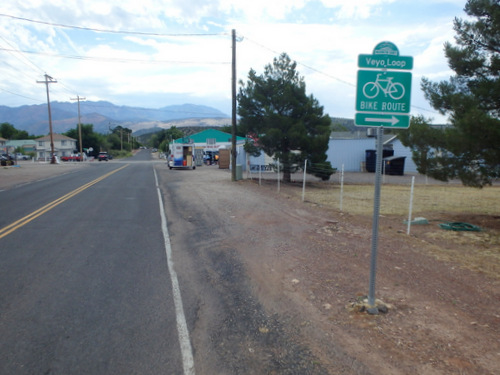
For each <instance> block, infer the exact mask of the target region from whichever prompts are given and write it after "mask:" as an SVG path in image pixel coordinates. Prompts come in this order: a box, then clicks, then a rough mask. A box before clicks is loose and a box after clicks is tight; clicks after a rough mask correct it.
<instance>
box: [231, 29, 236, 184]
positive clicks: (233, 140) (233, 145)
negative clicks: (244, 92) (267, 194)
mask: <svg viewBox="0 0 500 375" xmlns="http://www.w3.org/2000/svg"><path fill="white" fill-rule="evenodd" d="M232 40H233V43H232V45H233V59H232V82H231V83H232V95H231V99H232V109H233V110H232V137H231V164H232V169H231V181H236V30H235V29H233V32H232Z"/></svg>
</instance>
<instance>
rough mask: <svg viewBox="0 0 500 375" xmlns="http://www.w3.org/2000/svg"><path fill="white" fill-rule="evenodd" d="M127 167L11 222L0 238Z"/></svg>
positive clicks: (107, 174)
mask: <svg viewBox="0 0 500 375" xmlns="http://www.w3.org/2000/svg"><path fill="white" fill-rule="evenodd" d="M128 166H129V164H126V165H124V166H123V167H121V168H118V169H115V170H114V171H111V172H109V173H106V174H105V175H102V176H101V177H99V178H96V179H95V180H94V181H91V182H89V183H87V184H85V185H83V186H81V187H79V188H78V189H76V190H73V191H71V192H69V193H68V194H66V195H63V196H62V197H60V198H58V199H56V200H54V201H52V202H50V203H48V204H46V205H45V206H43V207H41V208H39V209H38V210H36V211H33V212H32V213H30V214H29V215H26V216H25V217H23V218H22V219H19V220H17V221H15V222H13V223H12V224H10V225H7V226H6V227H4V228H2V229H0V238H3V237H5V236H7V235H8V234H10V233H12V232H14V231H15V230H17V229H19V228H21V227H22V226H24V225H26V224H28V223H29V222H31V221H33V220H35V219H36V218H37V217H39V216H41V215H43V214H44V213H46V212H47V211H50V210H51V209H53V208H54V207H56V206H58V205H60V204H61V203H63V202H65V201H67V200H68V199H70V198H72V197H74V196H75V195H77V194H79V193H81V192H82V191H84V190H86V189H88V188H89V187H91V186H93V185H95V184H97V183H98V182H100V181H102V180H104V179H105V178H108V177H109V176H111V175H112V174H114V173H116V172H118V171H121V170H122V169H123V168H126V167H128Z"/></svg>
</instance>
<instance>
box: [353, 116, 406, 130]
mask: <svg viewBox="0 0 500 375" xmlns="http://www.w3.org/2000/svg"><path fill="white" fill-rule="evenodd" d="M354 123H355V124H356V125H357V126H369V127H374V126H383V127H384V128H398V129H406V128H408V127H409V126H410V117H409V116H408V115H406V114H405V115H400V114H378V113H356V117H355V119H354Z"/></svg>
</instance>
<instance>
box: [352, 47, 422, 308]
mask: <svg viewBox="0 0 500 375" xmlns="http://www.w3.org/2000/svg"><path fill="white" fill-rule="evenodd" d="M358 66H359V67H360V68H366V69H363V70H359V71H358V81H357V88H356V116H355V124H356V126H369V127H377V147H376V148H377V155H376V168H375V193H374V200H373V222H372V246H371V259H370V285H369V294H368V305H369V306H370V307H371V308H369V309H368V312H370V313H378V309H377V308H376V304H375V277H376V272H377V252H378V232H379V216H380V190H381V183H382V162H383V155H382V153H383V145H384V142H383V135H384V127H387V128H399V129H401V128H403V129H404V128H408V127H409V126H410V119H409V112H410V96H411V73H410V72H407V71H399V70H411V69H412V68H413V57H411V56H399V50H398V48H397V47H396V45H395V44H394V43H391V42H381V43H379V44H377V45H376V46H375V48H374V50H373V54H372V55H359V56H358Z"/></svg>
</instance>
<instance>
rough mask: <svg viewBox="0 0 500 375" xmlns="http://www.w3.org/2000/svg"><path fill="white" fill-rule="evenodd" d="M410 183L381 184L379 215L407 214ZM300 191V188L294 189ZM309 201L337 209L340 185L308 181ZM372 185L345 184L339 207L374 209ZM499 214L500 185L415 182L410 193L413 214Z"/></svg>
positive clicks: (361, 212)
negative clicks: (476, 187)
mask: <svg viewBox="0 0 500 375" xmlns="http://www.w3.org/2000/svg"><path fill="white" fill-rule="evenodd" d="M410 190H411V189H410V186H404V185H383V186H382V190H381V197H380V213H381V214H382V215H402V216H405V215H408V210H409V205H410ZM290 192H291V193H292V194H294V195H301V194H302V191H301V189H293V190H290ZM305 199H306V200H307V201H308V202H311V203H316V204H320V205H322V206H328V207H331V208H336V209H340V187H339V186H338V185H328V184H324V185H321V184H318V183H314V184H310V185H308V186H307V187H306V193H305ZM373 201H374V187H373V186H370V185H345V186H344V189H343V195H342V210H343V211H345V212H348V213H352V214H357V215H371V214H372V213H373ZM434 212H435V213H441V212H446V213H449V214H464V213H467V214H481V215H500V187H499V186H488V187H485V188H483V189H475V188H469V187H464V186H456V185H452V186H441V185H417V186H415V188H414V194H413V214H414V215H413V216H419V214H420V213H422V214H423V213H426V214H427V213H434Z"/></svg>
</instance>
